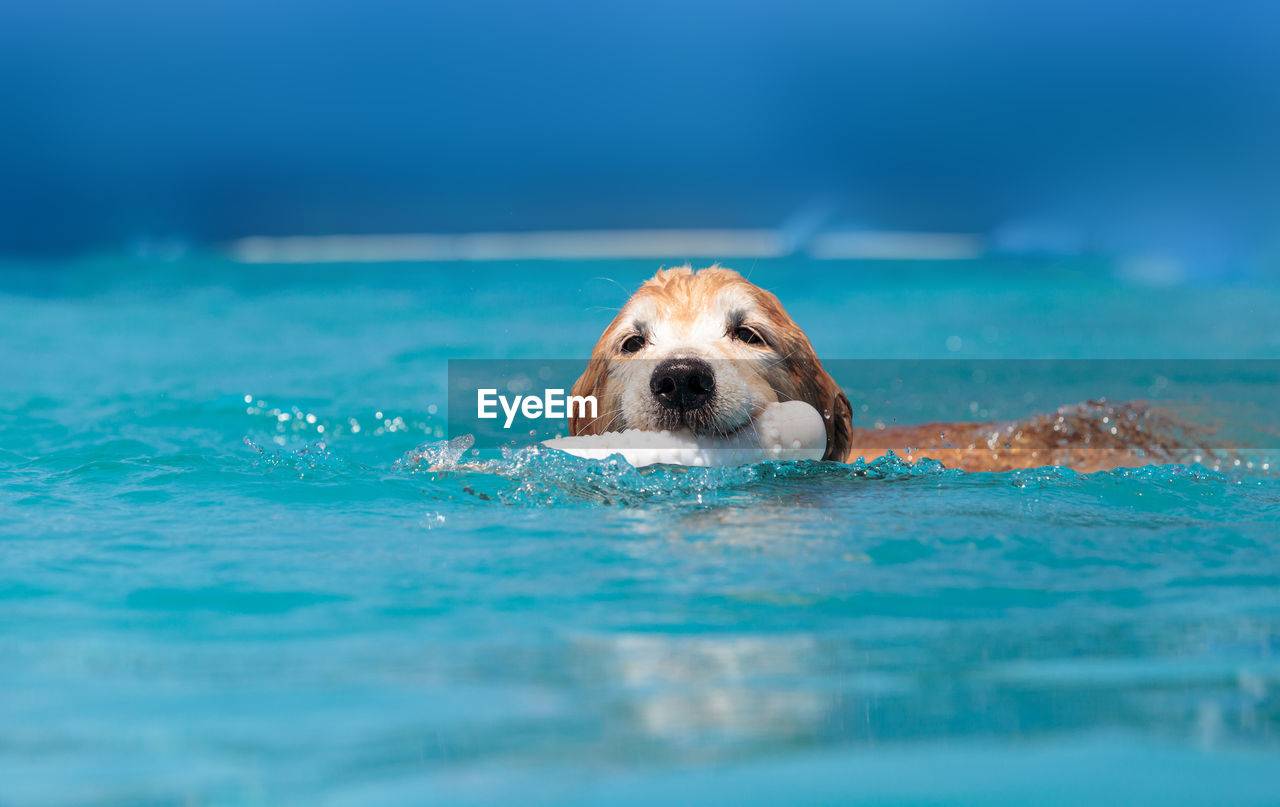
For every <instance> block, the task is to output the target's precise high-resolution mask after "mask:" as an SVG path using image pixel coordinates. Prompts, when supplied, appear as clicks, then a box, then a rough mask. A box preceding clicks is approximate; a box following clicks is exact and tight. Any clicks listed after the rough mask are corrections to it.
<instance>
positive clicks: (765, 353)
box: [606, 286, 778, 434]
mask: <svg viewBox="0 0 1280 807" xmlns="http://www.w3.org/2000/svg"><path fill="white" fill-rule="evenodd" d="M669 307H670V306H668V305H666V304H665V303H664V301H662V300H660V299H655V298H652V297H640V298H637V299H634V300H632V301H631V302H630V303H628V305H627V307H626V308H625V309H623V316H622V318H621V320H620V321H621V323H622V325H623V327H624V328H626V329H628V332H630V330H631V329H636V330H638V331H639V332H640V333H641V334H643V335H644V337H645V346H644V348H642V349H641V350H639V351H638V352H636V353H634V354H632V355H629V356H622V357H618V358H615V359H614V360H613V361H612V362H611V364H610V368H609V378H608V381H607V382H606V390H607V399H608V400H610V401H617V402H618V408H619V416H618V418H617V421H618V422H615V423H613V424H612V425H611V426H609V428H611V429H620V428H633V429H646V430H657V429H663V428H668V427H669V424H670V421H671V418H672V413H671V411H670V410H668V409H665V407H663V406H662V404H660V403H659V402H658V401H657V399H656V398H655V397H654V395H653V392H652V391H651V389H650V387H649V382H650V379H651V378H652V376H653V372H654V369H655V368H656V367H657V366H658V364H659V363H661V362H663V361H665V360H667V359H677V358H697V359H702V360H703V361H706V362H707V363H708V364H709V365H710V366H711V368H712V372H713V373H714V374H715V382H716V383H715V392H714V394H713V395H712V397H711V400H710V402H709V403H708V404H707V405H706V406H705V407H704V408H703V410H699V412H697V413H696V417H690V418H689V420H690V421H691V422H687V423H686V424H685V425H687V426H688V427H690V428H692V429H693V430H694V431H695V432H697V433H710V434H730V433H732V432H735V431H737V430H739V429H741V428H743V427H744V426H747V425H748V424H749V423H750V422H751V421H752V420H753V419H754V418H755V416H756V415H757V414H759V413H760V411H761V410H762V409H763V408H764V407H765V406H767V405H768V404H771V403H775V402H777V400H778V396H777V393H776V391H775V390H774V389H773V387H772V385H770V384H769V382H768V380H767V370H768V368H769V367H771V366H772V365H774V364H775V363H776V362H777V361H778V356H777V354H776V353H774V351H773V350H771V349H768V348H762V347H754V346H751V345H747V344H744V343H743V342H741V341H740V340H738V339H735V338H734V337H733V336H732V334H731V331H732V329H733V326H734V324H735V321H736V320H738V319H740V318H741V317H742V316H743V315H745V316H746V318H747V320H748V321H750V320H751V319H752V316H753V315H754V314H756V313H757V307H756V305H755V301H754V300H753V299H752V297H751V295H750V294H748V293H747V291H746V290H745V289H743V288H739V287H736V286H726V287H725V288H724V289H722V290H721V291H720V292H719V293H718V294H716V295H715V296H714V297H713V298H712V303H711V305H709V306H707V307H705V308H704V309H702V310H699V311H672V310H667V309H668V308H669Z"/></svg>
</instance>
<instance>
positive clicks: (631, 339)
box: [622, 333, 644, 353]
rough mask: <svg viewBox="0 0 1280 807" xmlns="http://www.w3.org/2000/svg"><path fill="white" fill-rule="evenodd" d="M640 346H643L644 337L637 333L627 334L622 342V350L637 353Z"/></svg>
mask: <svg viewBox="0 0 1280 807" xmlns="http://www.w3.org/2000/svg"><path fill="white" fill-rule="evenodd" d="M642 347H644V337H643V336H641V335H640V334H638V333H637V334H633V335H631V336H628V337H627V338H626V340H625V341H624V342H623V343H622V352H623V353H638V352H639V351H640V348H642Z"/></svg>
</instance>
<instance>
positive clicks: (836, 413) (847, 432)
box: [819, 371, 853, 462]
mask: <svg viewBox="0 0 1280 807" xmlns="http://www.w3.org/2000/svg"><path fill="white" fill-rule="evenodd" d="M819 372H820V376H819V383H820V387H821V398H822V399H823V400H825V401H829V402H830V404H829V406H828V407H827V408H826V409H825V410H822V411H820V412H819V414H821V415H822V416H823V417H824V418H826V421H827V450H826V451H825V452H824V453H823V455H822V458H823V459H824V460H835V461H836V462H844V461H845V457H846V455H847V454H848V453H849V449H850V446H851V444H852V442H853V407H851V406H849V398H848V396H846V395H845V394H844V390H842V389H840V385H839V384H837V383H836V382H835V379H834V378H832V377H831V376H829V375H827V373H826V371H819ZM828 411H829V412H830V413H831V417H826V413H827V412H828Z"/></svg>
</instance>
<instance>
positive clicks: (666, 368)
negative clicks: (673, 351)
mask: <svg viewBox="0 0 1280 807" xmlns="http://www.w3.org/2000/svg"><path fill="white" fill-rule="evenodd" d="M649 389H650V390H652V391H653V397H655V398H657V399H658V402H659V403H661V404H662V405H663V406H665V407H667V408H668V409H679V410H682V411H685V412H688V411H691V410H694V409H697V408H699V407H702V406H706V404H707V401H710V400H711V393H713V392H715V391H716V374H715V372H714V371H712V369H711V365H710V364H707V363H706V362H705V361H703V360H702V359H667V360H666V361H664V362H662V363H661V364H659V365H658V366H657V367H656V368H654V371H653V376H652V377H651V378H650V379H649Z"/></svg>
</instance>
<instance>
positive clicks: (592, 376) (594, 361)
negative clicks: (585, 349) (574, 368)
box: [569, 354, 609, 437]
mask: <svg viewBox="0 0 1280 807" xmlns="http://www.w3.org/2000/svg"><path fill="white" fill-rule="evenodd" d="M608 377H609V361H608V360H607V359H605V358H604V357H603V356H600V355H599V354H595V355H592V357H591V360H590V361H588V362H587V369H586V370H584V371H583V373H582V375H581V376H579V377H578V380H577V381H575V382H573V389H571V390H570V391H569V394H570V395H582V396H586V395H592V396H595V399H596V402H597V406H599V405H602V404H603V403H604V384H605V381H606V380H608ZM573 411H574V408H573V407H570V415H569V434H570V435H571V436H574V437H576V436H578V435H580V434H599V433H600V432H601V431H602V429H603V424H604V423H605V422H606V416H607V414H608V413H607V412H601V411H597V412H596V417H582V416H578V415H574V414H572V412H573Z"/></svg>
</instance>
